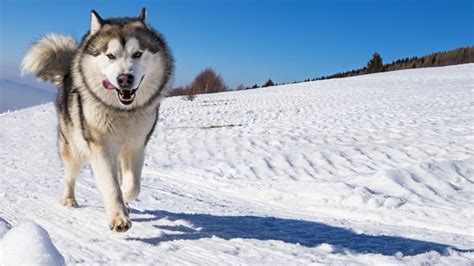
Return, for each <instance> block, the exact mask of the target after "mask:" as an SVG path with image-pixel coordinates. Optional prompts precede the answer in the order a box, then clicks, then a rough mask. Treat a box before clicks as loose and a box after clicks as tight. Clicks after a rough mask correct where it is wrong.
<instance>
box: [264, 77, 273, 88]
mask: <svg viewBox="0 0 474 266" xmlns="http://www.w3.org/2000/svg"><path fill="white" fill-rule="evenodd" d="M271 86H275V84H274V83H273V81H272V80H271V79H268V80H267V82H265V84H263V85H262V88H263V87H271Z"/></svg>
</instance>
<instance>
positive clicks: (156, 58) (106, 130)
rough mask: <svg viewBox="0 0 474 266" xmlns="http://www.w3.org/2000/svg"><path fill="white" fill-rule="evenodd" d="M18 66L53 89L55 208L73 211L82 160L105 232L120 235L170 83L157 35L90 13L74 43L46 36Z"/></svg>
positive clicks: (142, 19) (135, 23)
mask: <svg viewBox="0 0 474 266" xmlns="http://www.w3.org/2000/svg"><path fill="white" fill-rule="evenodd" d="M22 67H23V71H24V72H31V73H33V74H34V75H36V76H37V77H39V78H41V79H42V80H45V81H50V82H53V83H54V84H55V85H56V86H57V87H58V90H59V91H58V97H57V100H56V108H57V113H58V117H59V127H58V139H59V148H60V153H61V157H62V159H63V163H64V168H65V185H64V197H63V198H62V204H63V205H65V206H69V207H77V202H76V199H75V196H74V184H75V180H76V177H77V175H78V174H79V172H80V170H81V169H82V167H83V165H84V163H85V162H86V160H87V159H88V158H90V162H91V165H92V169H93V172H94V175H95V178H96V182H97V187H98V188H99V191H100V192H101V194H102V197H103V200H104V205H105V210H106V213H107V217H108V223H109V227H110V229H111V230H113V231H117V232H125V231H127V230H128V229H129V228H130V227H131V225H132V223H131V222H130V219H129V208H128V203H129V202H131V201H132V200H134V199H135V198H136V197H137V196H138V193H139V192H140V175H141V171H142V167H143V159H144V149H145V146H146V144H147V142H148V140H149V138H150V136H151V134H152V133H153V130H154V128H155V124H156V122H157V120H158V109H159V107H160V98H161V96H162V93H163V92H164V91H165V90H166V89H167V88H168V87H169V86H170V82H171V79H172V72H173V59H172V56H171V54H170V51H169V48H168V46H167V44H166V42H165V40H164V39H163V36H162V35H161V34H159V33H158V32H156V31H155V30H153V28H152V27H151V26H150V25H149V24H148V22H147V18H146V10H145V9H142V11H141V14H140V16H139V17H136V18H112V19H107V20H104V19H102V18H101V17H100V16H99V15H98V14H97V12H95V11H92V12H91V21H90V31H89V32H88V33H86V35H85V36H84V37H83V38H82V41H81V43H80V44H77V43H76V41H75V40H74V39H72V38H71V37H67V36H62V35H55V34H49V35H46V36H45V37H43V38H42V39H40V40H39V41H38V42H36V43H34V44H33V45H32V46H31V47H30V49H29V50H28V51H27V53H26V55H25V57H24V59H23V61H22Z"/></svg>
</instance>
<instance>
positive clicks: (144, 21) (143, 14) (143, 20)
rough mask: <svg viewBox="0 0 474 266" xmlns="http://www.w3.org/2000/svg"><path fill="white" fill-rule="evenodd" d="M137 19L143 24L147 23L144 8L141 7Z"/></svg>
mask: <svg viewBox="0 0 474 266" xmlns="http://www.w3.org/2000/svg"><path fill="white" fill-rule="evenodd" d="M138 19H139V20H140V21H141V22H142V23H143V24H145V25H147V24H148V22H147V20H146V8H142V11H141V12H140V16H139V17H138Z"/></svg>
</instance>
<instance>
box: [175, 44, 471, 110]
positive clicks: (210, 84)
mask: <svg viewBox="0 0 474 266" xmlns="http://www.w3.org/2000/svg"><path fill="white" fill-rule="evenodd" d="M466 63H474V46H470V47H462V48H457V49H454V50H450V51H446V52H436V53H432V54H430V55H425V56H422V57H417V56H414V57H407V58H404V59H398V60H396V61H393V62H391V63H389V64H384V63H383V59H382V56H381V55H380V54H379V53H377V52H375V53H374V54H373V55H372V58H370V60H369V61H368V62H367V65H366V66H365V67H362V68H359V69H353V70H350V71H346V72H339V73H336V74H334V75H330V76H321V77H317V78H312V79H310V78H308V79H306V80H302V81H293V82H292V83H300V82H308V81H316V80H326V79H333V78H345V77H353V76H359V75H365V74H371V73H378V72H387V71H394V70H402V69H413V68H424V67H438V66H449V65H458V64H466ZM284 84H289V83H280V84H277V83H274V82H273V81H272V80H271V79H268V80H267V81H266V82H265V83H263V84H262V85H261V86H260V85H258V84H254V85H253V86H244V85H243V84H240V85H239V86H237V88H235V89H234V90H249V89H257V88H264V87H271V86H276V85H284ZM229 90H231V89H230V88H229V87H228V86H227V85H226V83H225V82H224V80H223V79H222V77H221V76H220V75H219V74H217V73H216V72H215V71H214V70H213V69H211V68H206V69H204V70H203V71H202V72H201V73H199V74H198V75H197V76H196V78H195V79H194V81H193V82H192V83H191V84H189V85H186V86H182V87H178V88H175V89H173V90H171V91H170V93H169V94H168V96H179V95H182V96H185V99H187V100H191V101H192V100H194V98H195V97H196V95H197V94H204V93H215V92H223V91H229Z"/></svg>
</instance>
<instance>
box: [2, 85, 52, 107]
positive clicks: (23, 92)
mask: <svg viewBox="0 0 474 266" xmlns="http://www.w3.org/2000/svg"><path fill="white" fill-rule="evenodd" d="M55 97H56V94H55V93H54V92H52V91H47V90H44V89H40V88H35V87H31V86H28V85H25V84H21V83H18V82H15V81H12V80H8V79H0V113H3V112H6V111H14V110H19V109H22V108H26V107H31V106H34V105H38V104H42V103H47V102H51V101H54V99H55Z"/></svg>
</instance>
